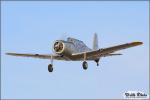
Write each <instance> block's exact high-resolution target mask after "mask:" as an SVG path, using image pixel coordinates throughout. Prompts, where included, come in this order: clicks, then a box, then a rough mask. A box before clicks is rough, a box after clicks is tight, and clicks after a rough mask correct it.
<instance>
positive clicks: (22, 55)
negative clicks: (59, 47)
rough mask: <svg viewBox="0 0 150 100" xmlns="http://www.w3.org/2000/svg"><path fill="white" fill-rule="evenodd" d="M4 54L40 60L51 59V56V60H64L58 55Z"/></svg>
mask: <svg viewBox="0 0 150 100" xmlns="http://www.w3.org/2000/svg"><path fill="white" fill-rule="evenodd" d="M6 54H7V55H11V56H21V57H32V58H40V59H51V56H53V59H57V60H65V59H64V58H63V57H61V56H59V55H50V54H22V53H6Z"/></svg>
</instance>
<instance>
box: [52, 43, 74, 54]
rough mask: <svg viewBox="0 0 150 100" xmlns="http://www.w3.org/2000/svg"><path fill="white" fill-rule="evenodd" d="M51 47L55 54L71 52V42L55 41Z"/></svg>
mask: <svg viewBox="0 0 150 100" xmlns="http://www.w3.org/2000/svg"><path fill="white" fill-rule="evenodd" d="M53 49H54V51H55V53H56V54H66V55H67V54H71V53H72V44H70V43H67V42H65V41H56V42H55V43H54V46H53Z"/></svg>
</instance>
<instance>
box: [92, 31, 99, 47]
mask: <svg viewBox="0 0 150 100" xmlns="http://www.w3.org/2000/svg"><path fill="white" fill-rule="evenodd" d="M98 49H99V48H98V36H97V34H96V33H95V34H94V38H93V50H98Z"/></svg>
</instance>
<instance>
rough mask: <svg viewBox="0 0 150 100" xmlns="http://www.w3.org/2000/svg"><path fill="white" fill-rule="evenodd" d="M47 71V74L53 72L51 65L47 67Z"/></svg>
mask: <svg viewBox="0 0 150 100" xmlns="http://www.w3.org/2000/svg"><path fill="white" fill-rule="evenodd" d="M48 71H49V72H53V65H52V64H49V65H48Z"/></svg>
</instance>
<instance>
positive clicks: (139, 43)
mask: <svg viewBox="0 0 150 100" xmlns="http://www.w3.org/2000/svg"><path fill="white" fill-rule="evenodd" d="M133 44H134V45H142V44H143V42H139V41H137V42H133Z"/></svg>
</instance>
